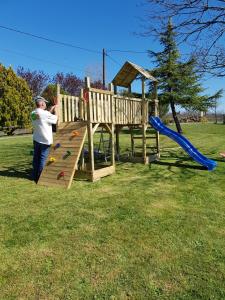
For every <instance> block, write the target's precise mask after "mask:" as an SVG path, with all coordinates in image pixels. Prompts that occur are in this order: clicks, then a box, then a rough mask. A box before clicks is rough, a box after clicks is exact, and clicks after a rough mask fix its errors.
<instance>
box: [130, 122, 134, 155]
mask: <svg viewBox="0 0 225 300" xmlns="http://www.w3.org/2000/svg"><path fill="white" fill-rule="evenodd" d="M133 136H134V134H133V127H132V126H130V143H131V155H132V157H134V138H133Z"/></svg>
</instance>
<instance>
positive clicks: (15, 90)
mask: <svg viewBox="0 0 225 300" xmlns="http://www.w3.org/2000/svg"><path fill="white" fill-rule="evenodd" d="M32 107H33V101H32V93H31V91H30V89H29V87H28V85H27V83H26V82H25V80H23V79H22V78H19V77H17V75H16V74H15V72H14V71H13V70H12V68H11V67H10V68H8V69H7V68H5V67H4V66H3V65H1V64H0V126H1V127H7V128H8V129H9V128H10V127H14V128H16V127H26V126H29V125H30V112H31V110H32ZM7 132H10V130H8V131H7Z"/></svg>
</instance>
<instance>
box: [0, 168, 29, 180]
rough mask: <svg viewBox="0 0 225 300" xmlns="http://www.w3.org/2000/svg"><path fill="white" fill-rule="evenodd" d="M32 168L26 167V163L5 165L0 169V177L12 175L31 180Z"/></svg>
mask: <svg viewBox="0 0 225 300" xmlns="http://www.w3.org/2000/svg"><path fill="white" fill-rule="evenodd" d="M31 174H32V169H31V168H27V165H26V166H24V165H15V166H10V167H5V168H4V170H0V176H2V177H14V178H23V179H27V180H32V178H31Z"/></svg>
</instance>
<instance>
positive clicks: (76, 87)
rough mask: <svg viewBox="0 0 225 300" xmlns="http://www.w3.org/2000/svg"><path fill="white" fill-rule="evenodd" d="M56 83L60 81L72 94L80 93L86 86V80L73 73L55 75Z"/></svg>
mask: <svg viewBox="0 0 225 300" xmlns="http://www.w3.org/2000/svg"><path fill="white" fill-rule="evenodd" d="M52 82H53V83H54V84H56V83H59V84H60V86H61V87H62V89H63V90H64V91H65V92H67V93H68V94H70V95H75V96H76V95H79V93H80V90H81V89H82V88H83V87H84V82H83V81H82V80H81V79H80V78H78V77H77V76H76V75H74V74H73V73H67V74H66V75H64V74H63V73H57V74H56V75H55V76H54V77H53V81H52Z"/></svg>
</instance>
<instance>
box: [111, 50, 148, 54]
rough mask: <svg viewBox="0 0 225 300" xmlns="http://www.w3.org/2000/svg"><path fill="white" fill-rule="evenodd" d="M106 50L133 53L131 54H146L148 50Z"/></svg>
mask: <svg viewBox="0 0 225 300" xmlns="http://www.w3.org/2000/svg"><path fill="white" fill-rule="evenodd" d="M108 52H121V53H133V54H146V53H148V51H147V50H146V51H133V50H120V49H109V50H108Z"/></svg>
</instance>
